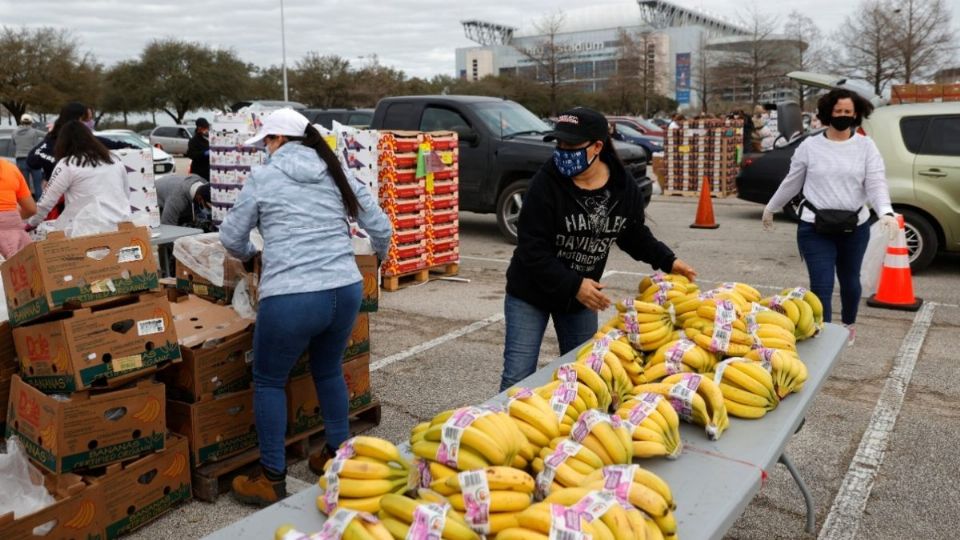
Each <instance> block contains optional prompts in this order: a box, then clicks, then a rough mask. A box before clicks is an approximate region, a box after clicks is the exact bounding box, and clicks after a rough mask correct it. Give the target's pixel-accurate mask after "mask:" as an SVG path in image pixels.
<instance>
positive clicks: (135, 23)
mask: <svg viewBox="0 0 960 540" xmlns="http://www.w3.org/2000/svg"><path fill="white" fill-rule="evenodd" d="M623 1H624V0H473V1H461V0H445V1H438V0H399V1H397V0H349V1H346V0H285V2H284V6H285V14H286V17H285V19H286V35H287V59H288V63H289V64H293V63H294V62H295V61H296V59H298V58H300V57H302V56H303V55H304V53H306V52H308V51H317V52H319V53H321V54H335V55H339V56H342V57H344V58H347V59H349V60H351V61H352V62H354V63H363V62H366V61H368V60H365V58H366V57H369V56H370V55H374V54H376V55H378V56H379V58H380V62H381V63H383V64H387V65H390V66H393V67H396V68H399V69H402V70H404V71H405V72H406V73H407V74H408V75H415V76H431V75H435V74H440V73H446V74H450V75H453V74H454V49H455V48H457V47H464V46H469V45H470V44H471V42H470V41H469V40H467V39H466V38H465V37H464V35H463V30H462V27H461V26H460V22H459V21H461V20H464V19H481V20H488V21H492V22H498V23H503V24H509V25H512V26H521V27H522V26H523V25H524V24H525V23H526V24H529V23H530V22H531V21H533V20H537V19H540V18H542V17H543V16H544V15H546V14H549V13H553V12H556V11H557V10H562V9H571V8H578V7H583V6H588V5H602V4H609V3H623ZM673 1H674V2H675V3H677V4H678V5H682V6H684V7H688V8H696V9H703V10H707V11H709V12H711V13H717V14H722V15H724V16H726V17H727V18H730V19H734V20H735V19H736V18H737V16H738V14H743V13H745V11H746V10H747V9H749V8H750V4H749V0H748V2H743V1H736V0H673ZM788 4H790V5H792V4H793V3H792V2H789V3H788V2H763V3H762V4H757V6H758V7H757V9H758V10H759V11H761V12H763V13H769V14H771V15H776V16H779V17H780V21H781V24H782V22H783V21H784V20H785V19H786V15H787V14H788V13H789V12H790V10H791V7H788ZM856 4H857V1H856V0H805V1H804V2H802V6H803V10H804V12H805V13H806V14H807V15H808V16H810V17H811V18H813V19H814V22H816V23H817V24H818V25H819V26H820V28H821V29H822V30H823V31H824V32H825V33H832V32H834V31H835V30H836V29H837V28H838V27H839V26H840V25H841V24H842V21H843V19H844V17H845V16H846V15H848V14H851V13H852V12H853V11H854V10H855V8H856ZM947 4H948V5H957V4H960V0H947ZM954 10H955V11H960V10H958V9H957V8H956V7H955V8H954ZM0 13H2V14H3V17H2V19H0V24H3V25H8V26H20V25H26V26H29V27H36V26H54V27H61V28H69V29H71V30H72V31H73V32H74V35H75V36H76V37H77V38H79V40H80V42H81V46H82V48H83V49H84V50H88V51H91V52H92V53H93V54H95V55H96V56H97V58H99V59H100V61H101V62H102V63H104V64H106V65H108V66H109V65H111V64H113V63H114V62H117V61H118V60H123V59H127V58H133V57H136V56H138V55H139V53H140V51H141V50H142V49H143V47H144V45H145V44H146V43H148V42H149V41H150V40H152V39H157V38H167V37H174V38H178V39H184V40H191V41H200V42H204V43H207V44H208V45H211V46H218V47H229V48H233V49H234V50H235V51H236V52H237V53H238V54H239V55H240V57H241V58H243V59H244V60H246V61H249V62H253V63H256V64H259V65H269V64H279V63H280V58H281V40H280V0H257V1H251V0H162V1H161V0H12V1H11V0H0ZM955 16H960V13H955Z"/></svg>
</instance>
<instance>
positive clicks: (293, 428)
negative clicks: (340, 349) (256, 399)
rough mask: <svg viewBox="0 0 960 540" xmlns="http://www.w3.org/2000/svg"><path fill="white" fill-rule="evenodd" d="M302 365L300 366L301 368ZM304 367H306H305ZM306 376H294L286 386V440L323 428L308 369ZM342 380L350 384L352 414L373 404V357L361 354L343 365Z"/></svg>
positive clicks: (349, 396)
mask: <svg viewBox="0 0 960 540" xmlns="http://www.w3.org/2000/svg"><path fill="white" fill-rule="evenodd" d="M298 365H300V364H298ZM302 365H303V366H304V367H305V366H306V364H305V363H304V364H302ZM304 372H305V373H306V375H303V374H300V375H298V376H294V377H292V378H291V379H290V382H289V383H287V437H293V436H295V435H299V434H301V433H306V432H308V431H311V430H313V429H316V428H318V427H320V426H321V425H323V417H322V416H321V413H320V400H319V399H317V389H316V386H315V385H314V384H313V377H312V376H311V375H310V374H309V369H305V370H304ZM343 378H344V380H346V382H347V396H348V398H349V400H350V410H351V411H352V410H354V409H358V408H360V407H363V406H364V405H367V404H369V403H370V402H371V401H372V400H373V393H372V392H371V391H370V355H369V354H362V355H360V356H357V357H354V358H352V359H350V360H347V361H346V362H344V363H343Z"/></svg>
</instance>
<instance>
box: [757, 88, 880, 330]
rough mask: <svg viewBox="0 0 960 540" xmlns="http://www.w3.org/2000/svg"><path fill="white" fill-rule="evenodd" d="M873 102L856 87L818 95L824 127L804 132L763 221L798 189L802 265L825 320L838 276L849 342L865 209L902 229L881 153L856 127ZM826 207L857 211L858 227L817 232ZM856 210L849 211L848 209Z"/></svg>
mask: <svg viewBox="0 0 960 540" xmlns="http://www.w3.org/2000/svg"><path fill="white" fill-rule="evenodd" d="M871 112H873V106H872V105H871V104H870V102H868V101H867V100H865V99H864V98H862V97H861V96H859V95H858V94H856V93H854V92H851V91H849V90H844V89H835V90H831V91H830V92H829V93H828V94H826V95H825V96H823V97H821V98H820V100H819V101H818V102H817V117H818V118H819V119H820V121H821V122H822V123H823V124H824V125H826V126H828V127H827V129H826V131H824V132H823V133H821V134H817V135H812V136H810V137H807V139H806V140H804V141H803V142H802V143H800V146H798V147H797V151H796V152H795V153H794V154H793V159H792V160H791V162H790V172H789V173H787V177H786V178H784V179H783V183H781V184H780V188H779V189H778V190H777V192H776V193H774V195H773V197H771V198H770V202H769V203H767V206H766V208H764V210H763V227H764V229H767V230H769V229H771V228H772V227H773V214H774V213H775V212H779V211H780V210H781V209H783V207H784V206H785V205H786V204H787V203H788V202H790V200H791V199H793V198H794V197H796V196H797V195H799V194H801V193H802V196H803V199H804V200H805V203H804V204H803V205H802V206H801V210H800V225H799V226H798V228H797V245H798V246H799V248H800V256H801V257H802V258H803V260H804V261H805V262H806V264H807V273H808V274H809V276H810V290H812V291H813V292H814V294H816V295H817V296H818V297H819V298H820V299H821V300H822V301H823V305H824V314H823V317H824V321H826V322H830V321H831V307H830V305H831V298H832V296H833V276H834V274H836V276H837V279H838V281H839V282H840V305H841V316H842V320H843V324H844V326H846V327H847V328H848V329H849V331H850V339H849V341H848V343H849V344H853V341H854V338H855V336H856V328H855V326H854V323H856V321H857V309H858V308H859V305H860V293H861V288H860V265H861V263H862V262H863V254H864V252H865V251H866V249H867V242H868V241H869V240H870V226H869V223H868V220H869V219H870V211H869V210H868V209H867V207H866V204H867V203H869V204H870V207H871V208H873V210H874V211H875V212H876V213H877V215H879V216H880V222H881V223H882V225H883V227H884V229H885V230H886V232H887V234H888V235H889V236H890V238H893V237H894V236H895V235H896V234H897V231H898V229H899V226H898V224H897V220H896V218H895V217H894V215H893V207H892V206H891V205H890V193H889V191H888V190H887V179H886V172H885V168H884V165H883V157H882V156H881V155H880V152H879V150H877V146H876V145H875V144H874V143H873V140H872V139H870V138H869V137H866V136H864V135H860V134H859V133H856V131H855V129H856V127H857V126H859V125H860V123H861V121H862V120H863V119H864V118H866V117H868V116H869V115H870V113H871ZM824 210H846V211H850V212H852V213H855V214H856V216H855V221H856V227H852V228H851V229H852V230H851V231H850V232H847V233H843V232H836V233H827V232H824V231H822V230H821V231H820V232H818V231H817V227H815V225H814V224H815V223H816V221H817V214H821V215H822V214H823V211H824ZM851 217H853V216H851Z"/></svg>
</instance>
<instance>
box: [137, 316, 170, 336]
mask: <svg viewBox="0 0 960 540" xmlns="http://www.w3.org/2000/svg"><path fill="white" fill-rule="evenodd" d="M163 332H164V324H163V317H159V318H156V319H147V320H145V321H137V335H138V336H150V335H153V334H162V333H163Z"/></svg>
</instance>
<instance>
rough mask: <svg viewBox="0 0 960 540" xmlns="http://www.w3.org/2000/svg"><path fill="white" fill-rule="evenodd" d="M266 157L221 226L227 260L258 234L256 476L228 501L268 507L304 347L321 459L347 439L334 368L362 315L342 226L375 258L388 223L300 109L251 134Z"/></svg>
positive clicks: (282, 491) (246, 250) (279, 493)
mask: <svg viewBox="0 0 960 540" xmlns="http://www.w3.org/2000/svg"><path fill="white" fill-rule="evenodd" d="M261 141H262V142H263V144H264V145H265V146H266V148H267V152H268V153H269V154H270V158H269V159H268V160H267V163H266V165H264V166H263V167H260V168H257V169H254V171H253V173H252V174H251V175H250V177H249V178H248V179H247V181H246V183H245V184H244V186H243V189H242V190H241V192H240V196H239V198H238V200H237V203H236V205H235V206H234V207H233V208H232V209H231V210H230V212H228V213H227V216H226V218H225V219H224V221H223V223H222V224H221V226H220V240H221V241H222V242H223V245H224V246H225V247H226V248H227V251H229V252H230V253H231V254H232V255H233V256H234V257H237V258H238V259H240V260H242V261H247V260H249V259H250V258H251V257H253V256H254V255H255V254H256V251H257V250H256V248H255V247H254V245H253V244H252V243H251V242H250V231H252V230H253V228H254V227H258V228H259V229H260V233H261V234H262V235H263V240H264V247H263V270H262V274H261V279H260V293H259V294H260V305H259V308H258V312H257V325H256V330H255V331H254V344H253V355H254V359H253V382H254V404H253V406H254V412H255V415H256V423H257V437H258V439H259V445H260V465H261V469H262V474H257V475H252V476H238V477H236V478H235V479H234V481H233V492H234V495H235V496H236V497H237V498H238V499H239V500H240V501H242V502H245V503H251V504H258V505H261V506H263V505H268V504H272V503H274V502H276V501H277V500H279V499H282V498H284V497H285V496H286V460H285V454H284V435H285V431H286V423H287V410H286V394H285V387H286V384H287V379H288V378H289V375H290V370H291V369H292V368H293V365H294V363H296V361H297V358H299V357H300V355H301V354H303V352H304V351H308V352H309V353H310V370H311V372H312V374H313V380H314V383H315V384H316V389H317V397H318V398H319V401H320V410H321V411H322V414H323V423H324V427H325V429H326V439H327V447H326V448H324V450H323V451H322V452H321V453H320V455H318V456H311V463H313V464H315V466H317V467H322V464H323V461H325V458H327V457H328V456H331V455H332V451H333V449H335V448H337V447H338V446H339V445H340V443H341V442H343V441H344V440H346V439H347V437H348V436H349V424H348V421H347V408H348V399H347V386H346V382H345V381H344V379H343V371H342V369H341V363H342V361H343V353H344V350H345V349H346V346H347V339H348V338H349V336H350V331H351V329H352V328H353V324H354V322H355V321H356V317H357V313H358V311H359V310H360V297H361V281H362V279H361V276H360V272H359V270H358V269H357V265H356V262H355V259H354V253H353V244H352V242H351V239H350V227H349V222H348V220H349V219H350V218H353V219H356V220H357V221H358V222H359V224H360V226H361V227H363V228H364V229H365V230H366V231H367V233H369V235H370V238H371V240H372V242H373V247H374V249H375V250H376V251H377V254H378V255H379V256H380V258H381V259H383V258H384V257H385V256H386V254H387V249H388V247H389V245H390V237H391V234H392V230H391V225H390V221H389V220H388V219H387V216H386V214H384V213H383V211H382V210H381V209H380V207H379V205H378V204H377V201H376V199H374V197H373V196H372V194H371V193H370V192H369V190H368V189H367V187H366V186H364V185H363V184H362V183H361V182H359V181H357V180H356V179H354V178H352V176H351V177H348V176H347V174H346V173H345V172H344V170H343V168H341V166H340V162H339V161H338V160H337V157H336V156H335V155H334V153H333V151H332V150H331V149H330V147H329V146H327V144H326V142H325V141H324V140H323V138H322V137H321V136H320V133H319V132H318V131H317V130H316V129H315V128H314V127H313V126H311V125H310V123H309V121H308V120H307V119H306V118H305V117H304V116H303V115H301V114H300V113H298V112H296V111H293V110H292V109H280V110H278V111H275V112H273V113H271V114H270V115H269V116H268V117H266V118H265V119H264V122H263V126H262V127H261V128H260V130H259V131H258V132H257V135H256V136H255V137H253V138H252V139H250V140H248V141H246V143H245V144H258V143H260V142H261Z"/></svg>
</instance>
